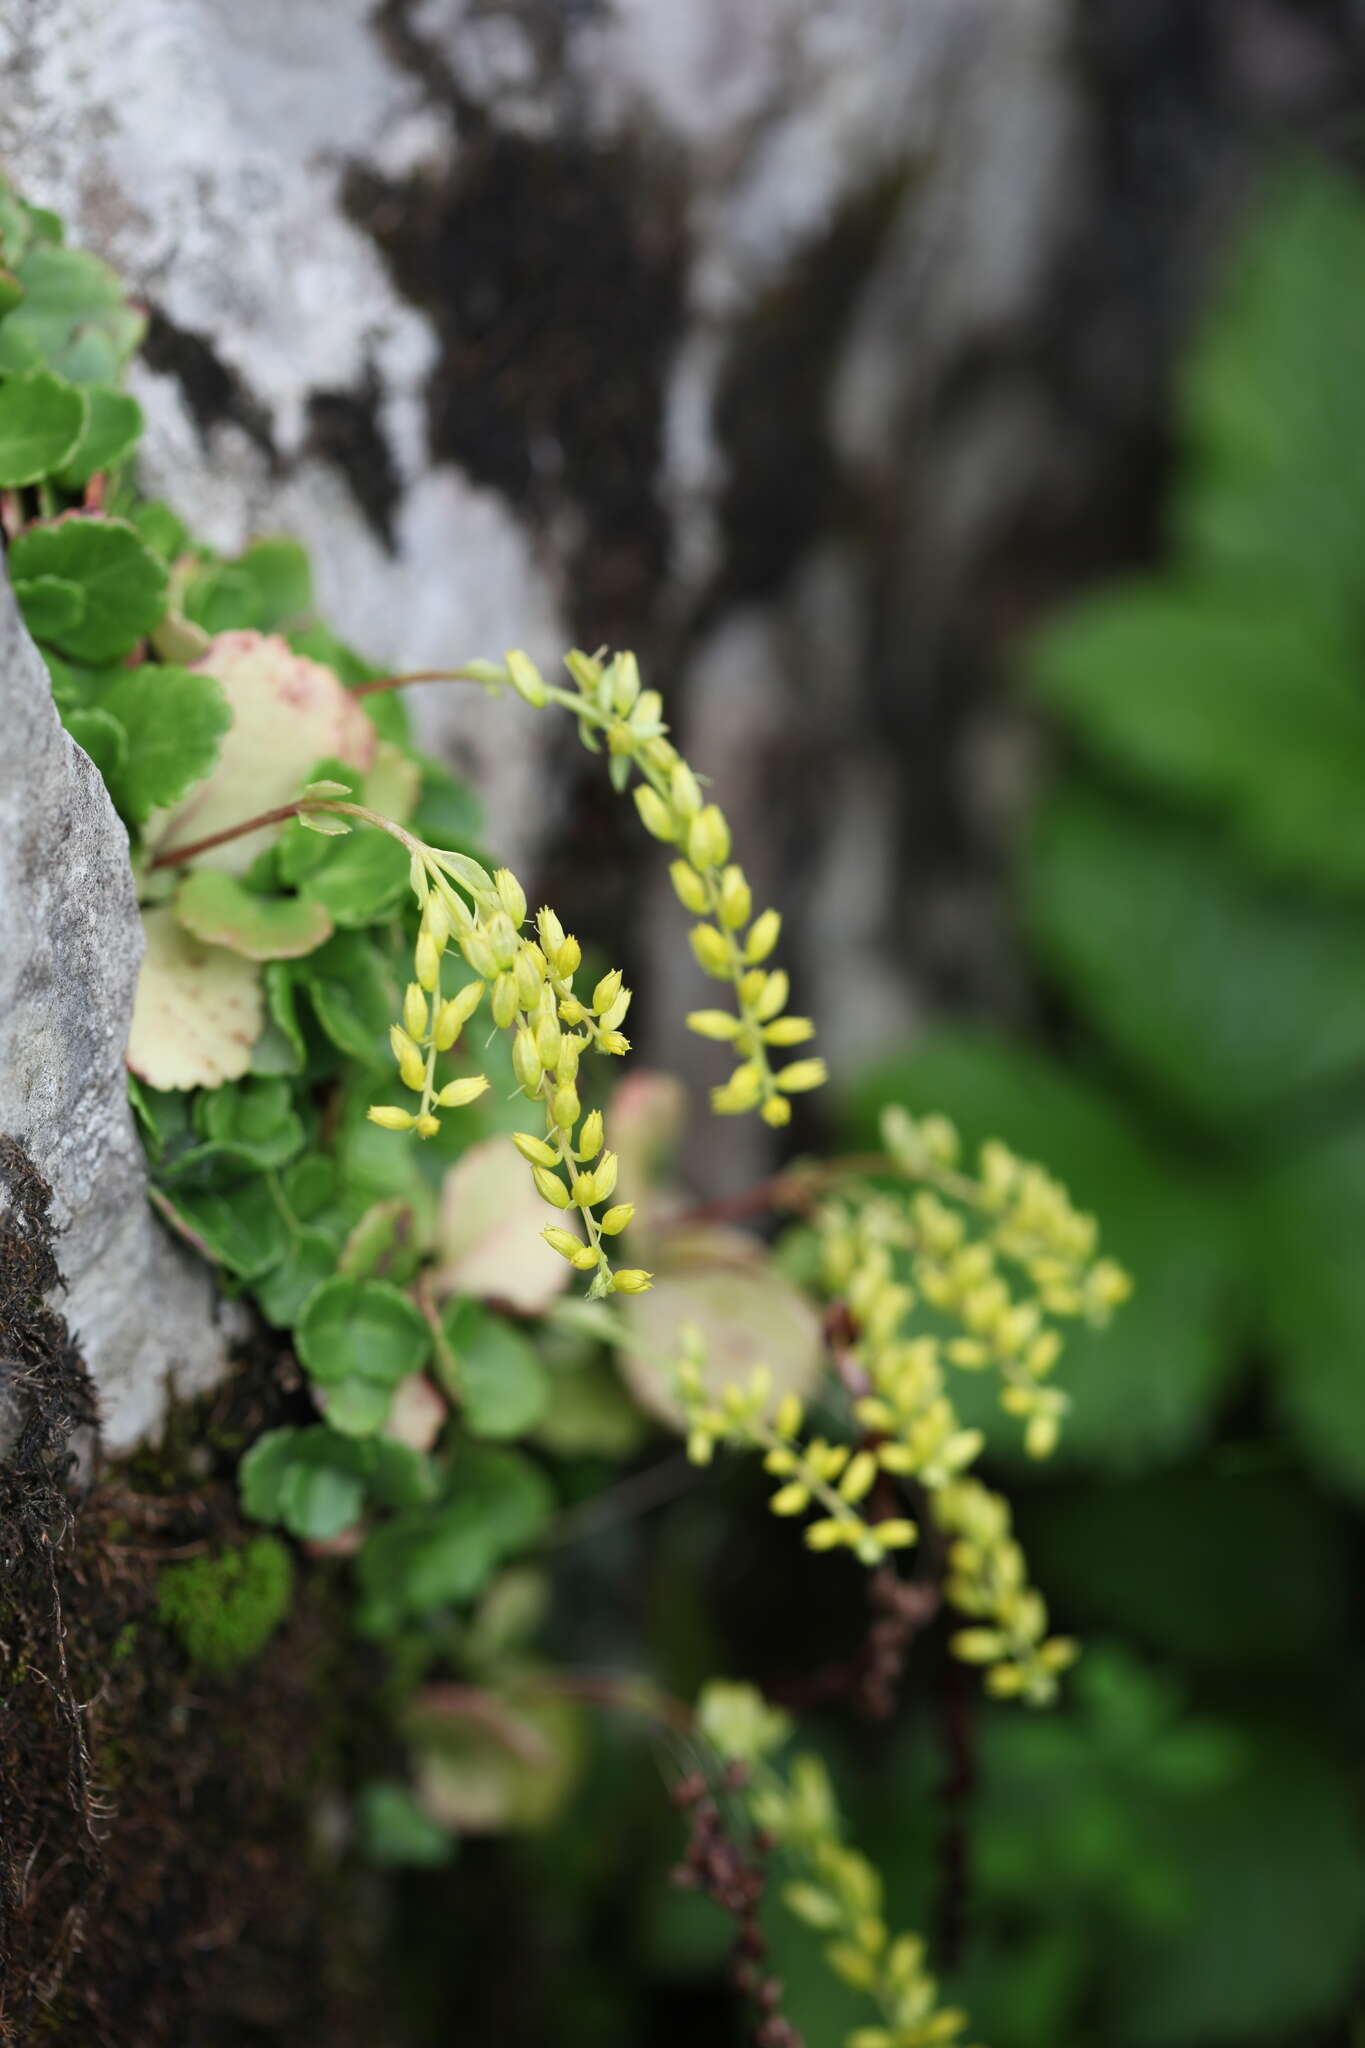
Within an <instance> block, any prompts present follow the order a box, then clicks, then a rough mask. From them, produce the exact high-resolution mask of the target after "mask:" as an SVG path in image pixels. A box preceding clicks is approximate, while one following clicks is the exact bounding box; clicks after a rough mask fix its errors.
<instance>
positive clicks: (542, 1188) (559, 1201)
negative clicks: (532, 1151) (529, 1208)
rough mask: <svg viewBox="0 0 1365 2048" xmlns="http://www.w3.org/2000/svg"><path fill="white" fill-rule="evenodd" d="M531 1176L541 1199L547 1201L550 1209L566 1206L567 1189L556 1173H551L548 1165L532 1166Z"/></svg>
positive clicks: (564, 1207)
mask: <svg viewBox="0 0 1365 2048" xmlns="http://www.w3.org/2000/svg"><path fill="white" fill-rule="evenodd" d="M531 1178H532V1180H533V1181H534V1182H535V1184H536V1189H537V1192H538V1193H539V1194H540V1196H541V1198H542V1200H544V1201H546V1202H548V1203H549V1204H550V1207H551V1208H552V1209H567V1208H568V1206H569V1190H568V1189H567V1188H566V1187H565V1185H564V1183H563V1181H562V1180H561V1179H560V1178H559V1175H558V1174H557V1173H552V1172H551V1171H550V1169H549V1167H548V1166H533V1167H532V1168H531Z"/></svg>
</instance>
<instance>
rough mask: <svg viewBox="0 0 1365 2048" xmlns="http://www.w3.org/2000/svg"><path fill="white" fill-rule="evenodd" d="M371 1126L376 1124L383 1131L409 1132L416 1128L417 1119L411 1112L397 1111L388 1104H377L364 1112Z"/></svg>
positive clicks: (405, 1110)
mask: <svg viewBox="0 0 1365 2048" xmlns="http://www.w3.org/2000/svg"><path fill="white" fill-rule="evenodd" d="M365 1114H366V1116H367V1117H368V1118H369V1120H370V1122H371V1123H372V1124H378V1125H379V1128H380V1129H381V1130H383V1131H411V1130H415V1129H416V1127H417V1119H416V1117H415V1116H414V1115H413V1114H412V1112H411V1110H407V1109H397V1108H395V1107H393V1106H392V1105H391V1104H388V1103H377V1104H376V1105H375V1106H374V1108H372V1109H367V1110H366V1112H365Z"/></svg>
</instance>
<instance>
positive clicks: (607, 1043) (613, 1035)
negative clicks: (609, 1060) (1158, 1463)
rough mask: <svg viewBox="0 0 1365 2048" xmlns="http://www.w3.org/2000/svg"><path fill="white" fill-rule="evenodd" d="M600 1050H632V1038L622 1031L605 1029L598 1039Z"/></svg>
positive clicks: (618, 1051) (613, 1051)
mask: <svg viewBox="0 0 1365 2048" xmlns="http://www.w3.org/2000/svg"><path fill="white" fill-rule="evenodd" d="M597 1050H598V1051H599V1052H609V1053H615V1054H617V1055H618V1056H619V1055H620V1054H621V1053H626V1052H629V1051H630V1040H629V1039H628V1038H627V1037H626V1036H625V1034H624V1032H621V1031H604V1032H603V1033H602V1036H601V1037H600V1038H599V1039H598V1041H597Z"/></svg>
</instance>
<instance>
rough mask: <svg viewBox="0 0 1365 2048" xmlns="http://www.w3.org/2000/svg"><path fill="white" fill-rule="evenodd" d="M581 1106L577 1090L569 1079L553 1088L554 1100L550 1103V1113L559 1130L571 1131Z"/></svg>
mask: <svg viewBox="0 0 1365 2048" xmlns="http://www.w3.org/2000/svg"><path fill="white" fill-rule="evenodd" d="M581 1107H582V1105H581V1104H580V1102H579V1100H578V1090H577V1089H576V1088H575V1087H574V1085H573V1083H572V1082H571V1081H566V1082H564V1084H563V1085H562V1086H561V1087H559V1088H556V1090H555V1096H554V1101H553V1102H552V1103H551V1105H550V1114H551V1115H552V1116H553V1118H554V1120H555V1122H556V1123H557V1124H558V1126H559V1128H560V1130H561V1131H571V1130H572V1129H573V1127H574V1125H575V1124H576V1123H577V1122H578V1118H579V1114H580V1110H581Z"/></svg>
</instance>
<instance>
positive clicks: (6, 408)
mask: <svg viewBox="0 0 1365 2048" xmlns="http://www.w3.org/2000/svg"><path fill="white" fill-rule="evenodd" d="M85 421H86V400H85V397H84V395H83V394H82V393H81V392H80V391H78V390H77V389H76V387H75V385H74V384H68V383H67V382H66V380H65V379H64V378H62V377H54V376H53V375H52V374H51V373H50V372H49V371H47V370H21V371H18V372H15V373H12V374H11V375H9V376H8V377H4V378H0V488H3V489H5V490H14V489H17V488H19V487H20V486H22V485H24V484H36V483H37V482H38V479H39V478H40V477H46V476H51V475H52V474H53V473H54V472H55V471H56V470H58V469H60V468H61V466H62V464H63V463H64V462H66V461H67V460H68V458H69V457H70V456H71V455H72V454H73V453H74V452H75V450H76V448H77V447H78V445H79V443H80V440H81V436H82V434H83V433H84V432H85Z"/></svg>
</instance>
